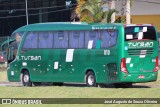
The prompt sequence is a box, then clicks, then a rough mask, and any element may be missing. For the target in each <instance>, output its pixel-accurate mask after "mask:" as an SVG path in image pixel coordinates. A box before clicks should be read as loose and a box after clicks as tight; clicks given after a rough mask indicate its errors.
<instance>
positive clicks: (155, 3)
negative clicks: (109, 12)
mask: <svg viewBox="0 0 160 107" xmlns="http://www.w3.org/2000/svg"><path fill="white" fill-rule="evenodd" d="M125 4H126V0H118V1H116V4H115V7H116V9H117V10H118V11H119V13H118V15H117V16H123V15H125ZM159 10H160V0H134V2H133V5H132V7H131V22H132V23H135V24H142V23H150V24H154V25H155V26H156V27H157V29H158V31H160V11H159Z"/></svg>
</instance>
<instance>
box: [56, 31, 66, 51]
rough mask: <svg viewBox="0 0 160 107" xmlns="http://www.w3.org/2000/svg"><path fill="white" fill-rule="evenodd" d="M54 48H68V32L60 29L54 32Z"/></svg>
mask: <svg viewBox="0 0 160 107" xmlns="http://www.w3.org/2000/svg"><path fill="white" fill-rule="evenodd" d="M53 44H54V45H53V46H54V48H68V32H67V31H58V32H54V42H53Z"/></svg>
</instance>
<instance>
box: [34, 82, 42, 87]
mask: <svg viewBox="0 0 160 107" xmlns="http://www.w3.org/2000/svg"><path fill="white" fill-rule="evenodd" d="M41 84H42V83H41V82H33V85H34V86H41Z"/></svg>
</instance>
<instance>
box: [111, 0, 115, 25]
mask: <svg viewBox="0 0 160 107" xmlns="http://www.w3.org/2000/svg"><path fill="white" fill-rule="evenodd" d="M110 9H115V0H111V4H110ZM115 17H116V14H115V13H113V14H112V16H111V23H114V22H115V19H116V18H115Z"/></svg>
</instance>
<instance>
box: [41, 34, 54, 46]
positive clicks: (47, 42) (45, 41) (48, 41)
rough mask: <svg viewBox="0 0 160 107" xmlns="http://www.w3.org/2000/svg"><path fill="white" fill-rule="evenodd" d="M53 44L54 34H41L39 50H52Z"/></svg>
mask: <svg viewBox="0 0 160 107" xmlns="http://www.w3.org/2000/svg"><path fill="white" fill-rule="evenodd" d="M52 42H53V33H52V32H40V33H39V48H52V45H53V43H52Z"/></svg>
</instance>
